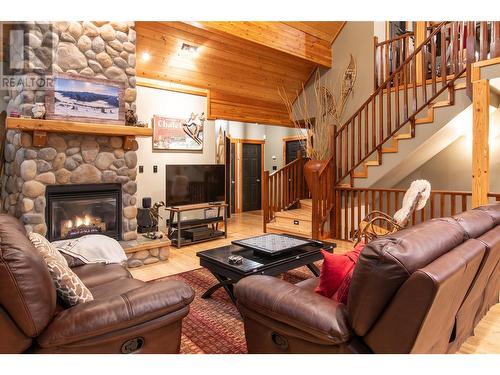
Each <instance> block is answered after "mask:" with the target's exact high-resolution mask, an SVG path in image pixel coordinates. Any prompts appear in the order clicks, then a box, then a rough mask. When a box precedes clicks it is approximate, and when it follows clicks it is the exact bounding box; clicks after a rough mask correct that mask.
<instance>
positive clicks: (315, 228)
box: [311, 171, 321, 240]
mask: <svg viewBox="0 0 500 375" xmlns="http://www.w3.org/2000/svg"><path fill="white" fill-rule="evenodd" d="M311 180H312V182H313V183H312V186H311V188H312V189H311V198H312V228H311V229H312V230H311V234H312V238H313V239H315V240H318V239H319V223H320V219H321V218H320V217H319V199H318V196H319V189H320V186H319V184H318V181H319V173H318V171H313V173H312V179H311Z"/></svg>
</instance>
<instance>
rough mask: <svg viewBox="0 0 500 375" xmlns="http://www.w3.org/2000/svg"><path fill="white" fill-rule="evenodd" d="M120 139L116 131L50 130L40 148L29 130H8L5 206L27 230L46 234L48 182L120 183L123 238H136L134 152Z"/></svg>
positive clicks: (3, 200)
mask: <svg viewBox="0 0 500 375" xmlns="http://www.w3.org/2000/svg"><path fill="white" fill-rule="evenodd" d="M122 145H123V143H122V141H121V140H118V139H116V137H95V136H83V135H82V136H78V135H69V134H56V133H49V135H48V142H47V146H46V147H43V148H38V147H33V146H32V138H31V134H29V133H21V132H20V131H16V130H8V131H7V134H6V147H5V170H4V174H3V176H2V187H3V188H2V195H1V198H2V208H3V211H4V212H7V213H9V214H11V215H13V216H15V217H17V218H19V219H20V220H21V222H22V223H23V224H24V225H25V227H26V230H27V231H29V232H31V231H34V232H37V233H40V234H42V235H45V234H46V232H47V225H46V222H45V205H46V201H45V188H46V186H47V185H53V184H57V185H65V184H85V183H109V182H114V183H120V184H121V185H122V193H123V194H122V206H123V210H122V212H123V215H122V218H123V222H122V223H123V227H122V228H123V239H124V240H127V241H128V240H133V239H136V238H137V231H136V230H137V219H136V215H137V209H136V207H135V204H136V201H137V199H136V196H135V192H136V191H137V185H136V181H135V180H136V176H137V155H136V152H135V151H125V150H124V149H123V148H122ZM118 166H119V167H118Z"/></svg>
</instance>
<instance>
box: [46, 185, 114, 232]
mask: <svg viewBox="0 0 500 375" xmlns="http://www.w3.org/2000/svg"><path fill="white" fill-rule="evenodd" d="M46 199H47V205H46V212H45V220H46V223H47V236H48V239H49V241H57V240H63V239H71V238H77V237H81V236H83V235H86V234H104V235H106V236H109V237H112V238H115V239H117V240H121V235H122V187H121V184H77V185H49V186H47V189H46Z"/></svg>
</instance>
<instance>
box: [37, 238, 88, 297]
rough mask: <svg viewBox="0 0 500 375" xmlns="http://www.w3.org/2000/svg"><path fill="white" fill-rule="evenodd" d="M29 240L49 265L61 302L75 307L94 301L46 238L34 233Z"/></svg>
mask: <svg viewBox="0 0 500 375" xmlns="http://www.w3.org/2000/svg"><path fill="white" fill-rule="evenodd" d="M29 239H30V241H31V243H32V244H33V246H35V248H36V249H37V250H38V251H39V252H40V254H41V255H42V257H43V260H44V261H45V263H46V264H47V268H48V269H49V273H50V276H52V280H53V281H54V284H55V286H56V291H57V295H58V297H59V298H61V300H63V301H64V302H65V303H67V304H68V305H69V306H74V305H76V304H78V303H81V302H89V301H92V300H93V299H94V297H93V296H92V293H91V292H90V290H89V289H88V288H87V287H86V286H85V285H84V284H83V282H82V281H81V280H80V278H79V277H78V276H77V275H76V273H74V272H73V271H72V270H71V268H69V267H68V262H67V261H66V259H65V258H64V257H63V256H62V254H61V253H60V252H59V251H58V250H57V249H56V248H55V247H54V246H52V244H51V243H50V242H49V241H47V239H46V238H45V237H44V236H42V235H40V234H38V233H34V232H32V233H30V234H29Z"/></svg>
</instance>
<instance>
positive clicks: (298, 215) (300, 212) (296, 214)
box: [274, 208, 312, 221]
mask: <svg viewBox="0 0 500 375" xmlns="http://www.w3.org/2000/svg"><path fill="white" fill-rule="evenodd" d="M274 216H275V217H281V218H284V219H292V220H293V219H298V220H308V221H312V211H311V209H309V208H298V209H296V210H287V211H281V212H276V213H275V214H274Z"/></svg>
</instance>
